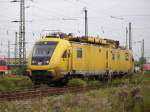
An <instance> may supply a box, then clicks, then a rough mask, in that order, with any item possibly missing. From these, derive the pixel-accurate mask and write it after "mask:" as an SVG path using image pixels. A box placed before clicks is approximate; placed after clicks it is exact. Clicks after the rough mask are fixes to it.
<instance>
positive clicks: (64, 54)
mask: <svg viewBox="0 0 150 112" xmlns="http://www.w3.org/2000/svg"><path fill="white" fill-rule="evenodd" d="M62 58H67V50H65V52H64V53H63V55H62Z"/></svg>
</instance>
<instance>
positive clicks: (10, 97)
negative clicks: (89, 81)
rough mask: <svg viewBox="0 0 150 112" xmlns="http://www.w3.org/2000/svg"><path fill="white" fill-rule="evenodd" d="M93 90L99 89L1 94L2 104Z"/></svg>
mask: <svg viewBox="0 0 150 112" xmlns="http://www.w3.org/2000/svg"><path fill="white" fill-rule="evenodd" d="M92 89H98V87H61V88H60V87H59V88H57V87H50V88H45V89H29V90H23V91H16V92H5V93H0V102H4V101H15V100H27V99H32V98H36V97H47V96H52V95H61V94H64V93H67V92H70V93H79V92H85V91H89V90H92Z"/></svg>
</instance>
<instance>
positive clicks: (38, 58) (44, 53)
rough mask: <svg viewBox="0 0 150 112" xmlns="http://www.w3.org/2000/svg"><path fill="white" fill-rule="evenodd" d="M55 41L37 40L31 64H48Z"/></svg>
mask: <svg viewBox="0 0 150 112" xmlns="http://www.w3.org/2000/svg"><path fill="white" fill-rule="evenodd" d="M56 45H57V42H37V43H36V44H35V45H34V49H33V54H32V64H35V65H36V64H42V65H45V64H49V60H50V58H51V57H52V54H53V52H54V49H55V48H56Z"/></svg>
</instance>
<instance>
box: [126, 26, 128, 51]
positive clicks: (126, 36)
mask: <svg viewBox="0 0 150 112" xmlns="http://www.w3.org/2000/svg"><path fill="white" fill-rule="evenodd" d="M126 49H128V28H127V27H126Z"/></svg>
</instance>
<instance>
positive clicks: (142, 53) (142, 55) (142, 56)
mask: <svg viewBox="0 0 150 112" xmlns="http://www.w3.org/2000/svg"><path fill="white" fill-rule="evenodd" d="M141 51H142V52H141V58H142V59H143V60H144V39H143V40H142V48H141Z"/></svg>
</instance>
